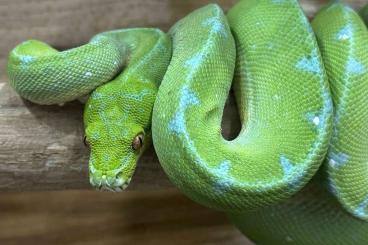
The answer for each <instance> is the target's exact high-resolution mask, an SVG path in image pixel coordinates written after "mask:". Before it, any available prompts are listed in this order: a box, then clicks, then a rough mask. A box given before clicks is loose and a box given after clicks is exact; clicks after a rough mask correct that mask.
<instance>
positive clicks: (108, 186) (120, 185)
mask: <svg viewBox="0 0 368 245" xmlns="http://www.w3.org/2000/svg"><path fill="white" fill-rule="evenodd" d="M90 183H91V185H92V186H93V187H95V188H96V189H97V190H99V191H112V192H120V191H123V190H124V189H126V188H127V187H128V185H129V183H130V178H129V179H125V178H124V177H122V176H121V175H120V174H119V175H117V176H107V175H106V174H101V175H90Z"/></svg>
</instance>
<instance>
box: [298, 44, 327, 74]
mask: <svg viewBox="0 0 368 245" xmlns="http://www.w3.org/2000/svg"><path fill="white" fill-rule="evenodd" d="M296 68H298V69H299V70H302V71H306V72H311V73H316V74H320V73H321V62H320V60H319V56H318V51H317V49H313V50H312V52H311V54H310V55H309V56H306V57H303V58H301V59H300V60H299V61H298V62H297V63H296Z"/></svg>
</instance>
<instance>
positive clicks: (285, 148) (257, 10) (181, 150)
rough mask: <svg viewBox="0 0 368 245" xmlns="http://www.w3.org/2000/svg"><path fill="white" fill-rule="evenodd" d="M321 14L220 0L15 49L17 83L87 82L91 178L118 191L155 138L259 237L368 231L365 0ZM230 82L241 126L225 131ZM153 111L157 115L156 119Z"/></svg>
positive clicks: (42, 96) (69, 85) (206, 196)
mask: <svg viewBox="0 0 368 245" xmlns="http://www.w3.org/2000/svg"><path fill="white" fill-rule="evenodd" d="M360 13H361V17H362V18H361V17H360V16H359V15H358V14H357V13H356V12H355V11H354V10H353V9H351V8H350V7H348V6H346V5H345V4H343V3H342V1H332V3H331V4H328V5H327V6H326V7H324V8H322V9H321V10H320V12H319V13H318V14H317V16H316V17H315V18H314V20H313V21H312V23H310V22H309V21H308V19H307V18H306V16H305V15H304V13H303V11H302V9H301V7H300V6H299V4H298V1H296V0H242V1H239V2H238V3H237V4H236V5H235V6H234V7H233V8H231V9H230V11H229V12H228V13H227V16H226V15H225V14H224V13H223V11H222V9H221V8H220V7H219V6H218V5H216V4H210V5H207V6H205V7H202V8H200V9H198V10H195V11H193V12H192V13H190V14H189V15H188V16H186V17H184V18H183V19H181V20H180V21H178V22H177V23H176V24H175V25H174V26H173V27H172V28H171V29H170V31H169V32H168V33H167V34H166V33H163V32H162V31H160V30H158V29H150V28H136V29H126V30H115V31H110V32H105V33H101V34H98V35H96V36H95V37H94V38H92V39H91V41H90V42H89V43H88V44H86V45H83V46H81V47H78V48H74V49H70V50H67V51H62V52H59V51H57V50H55V49H53V48H52V47H50V46H49V45H47V44H45V43H43V42H40V41H36V40H30V41H26V42H24V43H21V44H20V45H18V46H17V47H15V49H13V50H12V51H11V53H10V55H9V62H8V74H9V80H10V84H11V85H12V87H13V88H14V89H15V91H16V92H17V93H19V94H20V95H21V96H22V97H24V98H26V99H28V100H30V101H33V102H35V103H38V104H62V103H65V102H68V101H71V100H74V99H76V98H79V97H82V96H84V95H90V96H89V98H88V101H87V103H86V105H85V111H84V124H85V132H86V138H85V141H86V143H87V144H88V145H89V146H90V148H91V155H90V162H89V167H90V168H89V169H90V182H91V184H92V186H94V187H96V188H97V189H103V190H109V191H121V190H122V189H124V188H125V187H126V186H127V185H128V184H129V182H130V179H131V177H132V175H133V173H134V169H135V166H136V162H137V160H138V159H139V157H140V156H141V154H142V153H143V152H144V150H145V149H146V148H147V147H148V146H149V145H150V143H151V140H153V144H154V147H155V150H156V152H157V155H158V158H159V160H160V163H161V165H162V167H163V169H164V170H165V172H166V174H167V175H168V177H169V178H170V180H171V181H172V182H173V183H174V184H175V185H176V186H177V187H178V189H180V190H181V191H182V192H183V193H184V194H186V195H187V196H188V197H189V198H191V199H192V200H194V201H196V202H198V203H200V204H202V205H205V206H207V207H210V208H214V209H217V210H221V211H224V212H227V213H228V214H229V217H230V220H231V221H232V222H234V224H235V225H236V226H237V227H239V229H240V230H241V231H242V232H243V233H244V234H246V235H247V236H248V237H249V238H251V239H252V240H253V241H255V242H256V244H263V245H284V244H296V245H322V244H323V245H340V244H341V245H343V244H344V245H365V244H368V222H367V220H368V189H367V185H368V178H367V176H368V167H367V164H368V124H367V121H368V104H367V101H368V92H367V89H368V51H367V50H368V31H367V27H366V25H365V24H364V20H365V21H366V22H367V21H368V5H367V7H365V8H363V9H362V10H361V12H360ZM231 88H233V90H234V93H235V97H236V101H237V105H238V109H239V115H240V120H241V123H242V127H241V130H240V133H239V135H238V136H237V137H236V138H235V139H233V140H227V139H225V138H224V137H223V136H222V132H221V121H222V114H223V110H224V106H225V102H226V99H227V97H228V94H229V91H230V89H231ZM151 124H152V125H151Z"/></svg>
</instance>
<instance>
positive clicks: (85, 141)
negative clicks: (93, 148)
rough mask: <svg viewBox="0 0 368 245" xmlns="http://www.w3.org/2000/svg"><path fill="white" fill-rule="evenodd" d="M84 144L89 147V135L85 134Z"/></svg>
mask: <svg viewBox="0 0 368 245" xmlns="http://www.w3.org/2000/svg"><path fill="white" fill-rule="evenodd" d="M83 144H84V145H85V146H86V147H89V142H88V140H87V136H84V138H83Z"/></svg>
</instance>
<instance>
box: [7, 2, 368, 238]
mask: <svg viewBox="0 0 368 245" xmlns="http://www.w3.org/2000/svg"><path fill="white" fill-rule="evenodd" d="M210 2H215V3H218V4H220V5H221V6H222V7H223V8H224V10H227V9H229V8H230V7H231V6H232V5H233V4H234V3H235V2H236V0H221V1H210V0H186V1H183V0H124V1H123V0H105V1H99V0H64V1H57V0H0V40H1V41H0V244H1V245H3V244H24V243H26V244H88V245H92V244H248V245H250V244H251V243H250V242H249V241H248V240H247V239H246V238H245V237H244V236H243V235H242V234H241V233H240V232H239V231H238V230H237V229H236V228H235V227H234V226H233V225H231V224H230V223H229V222H228V221H227V218H226V216H225V215H224V214H222V213H219V212H215V211H212V210H209V209H207V208H204V207H201V206H199V205H197V204H195V203H193V202H192V201H190V200H189V199H187V198H186V197H184V196H183V195H182V194H180V193H179V192H178V191H177V190H176V189H175V188H174V187H173V186H172V185H171V184H170V182H169V181H168V179H167V178H166V176H165V174H164V172H163V171H162V169H161V168H160V165H159V163H158V161H157V157H156V155H155V153H154V151H153V150H152V149H151V150H149V151H148V152H146V154H145V155H144V156H143V157H142V159H141V160H140V162H139V163H138V168H137V171H136V174H135V175H134V178H133V181H132V183H131V186H130V187H129V188H128V189H129V191H127V192H123V193H98V192H95V191H92V190H90V188H89V184H88V174H87V163H88V149H87V148H86V147H84V145H83V142H82V141H83V123H82V113H83V105H82V104H80V103H79V102H72V103H68V104H66V105H65V106H63V107H59V106H38V105H34V104H32V103H29V102H27V101H24V100H22V99H21V98H19V97H18V96H17V95H16V94H15V92H14V91H13V90H12V89H11V88H10V87H9V85H8V84H7V78H6V59H7V55H8V53H9V51H10V50H11V48H13V47H15V46H16V45H17V44H18V43H19V42H21V41H24V40H27V39H39V40H42V41H45V42H47V43H50V44H51V45H52V46H54V47H55V48H58V49H60V50H64V49H68V48H72V47H75V46H78V45H81V44H83V43H85V42H88V40H89V39H90V38H91V37H92V36H93V35H95V34H96V33H98V32H101V31H106V30H110V29H117V28H126V27H159V28H161V29H163V30H165V31H166V30H168V29H169V28H170V26H172V25H173V24H174V23H175V22H176V21H177V20H178V19H180V18H182V17H184V16H185V15H186V14H188V13H189V12H191V11H192V10H194V9H196V8H199V7H201V6H204V5H206V4H208V3H210ZM326 2H328V1H327V0H324V1H323V0H320V1H318V0H301V1H300V3H301V5H302V7H303V8H304V10H305V12H306V14H307V15H308V17H312V16H313V15H314V14H315V12H316V11H317V10H318V9H319V8H320V6H321V5H323V4H325V3H326ZM346 2H347V3H349V4H351V5H352V6H353V7H355V8H359V7H361V6H362V5H363V4H364V2H366V0H347V1H346ZM236 117H237V114H236V107H235V105H234V102H233V100H232V99H230V100H229V102H228V105H227V109H226V112H225V115H224V122H223V131H224V132H223V134H224V135H225V136H226V137H232V136H234V135H236V132H237V130H238V129H239V122H237V120H236Z"/></svg>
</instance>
